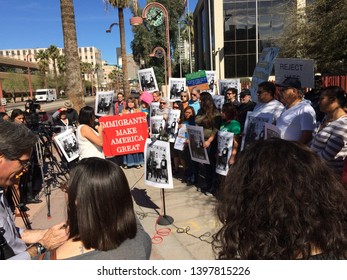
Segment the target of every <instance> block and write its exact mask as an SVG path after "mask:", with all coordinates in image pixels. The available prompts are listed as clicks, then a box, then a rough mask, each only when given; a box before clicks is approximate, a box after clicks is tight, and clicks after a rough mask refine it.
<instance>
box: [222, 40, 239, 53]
mask: <svg viewBox="0 0 347 280" xmlns="http://www.w3.org/2000/svg"><path fill="white" fill-rule="evenodd" d="M235 48H236V44H235V42H225V43H224V54H225V55H231V54H236V50H235Z"/></svg>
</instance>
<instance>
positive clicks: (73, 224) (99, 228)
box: [45, 158, 151, 260]
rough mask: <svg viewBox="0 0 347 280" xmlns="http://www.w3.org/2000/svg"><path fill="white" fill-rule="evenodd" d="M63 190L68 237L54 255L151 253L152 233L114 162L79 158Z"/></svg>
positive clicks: (99, 257) (119, 256)
mask: <svg viewBox="0 0 347 280" xmlns="http://www.w3.org/2000/svg"><path fill="white" fill-rule="evenodd" d="M86 174H87V175H86ZM65 191H67V195H68V202H67V222H66V225H67V231H68V232H69V239H68V240H67V241H66V242H65V243H64V244H63V245H62V246H60V247H59V248H58V249H57V250H56V251H55V256H56V259H75V260H116V259H117V260H135V259H149V257H150V253H151V239H150V237H149V236H148V234H147V233H146V232H145V231H144V229H143V227H142V225H141V224H140V222H139V221H138V219H137V218H136V215H135V213H134V208H133V207H134V206H133V201H132V197H131V193H130V188H129V183H128V180H127V178H126V176H125V174H124V172H123V171H122V169H121V168H120V167H119V166H118V165H117V164H115V163H113V162H111V161H109V160H105V159H100V158H85V159H83V160H81V161H80V162H79V163H77V165H76V166H75V167H74V168H73V169H72V171H71V175H70V179H69V181H68V183H67V185H66V188H65ZM52 256H54V254H53V252H51V254H50V256H48V255H47V256H46V257H45V258H51V259H52Z"/></svg>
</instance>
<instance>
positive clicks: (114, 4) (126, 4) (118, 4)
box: [103, 0, 137, 98]
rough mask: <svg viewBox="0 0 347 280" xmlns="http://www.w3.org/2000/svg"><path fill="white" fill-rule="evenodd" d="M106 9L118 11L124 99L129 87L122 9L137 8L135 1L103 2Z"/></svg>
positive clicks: (113, 0)
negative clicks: (131, 6) (110, 7)
mask: <svg viewBox="0 0 347 280" xmlns="http://www.w3.org/2000/svg"><path fill="white" fill-rule="evenodd" d="M103 2H104V3H105V5H106V7H108V6H109V5H111V6H112V7H114V8H117V9H118V22H119V33H120V47H121V53H122V69H123V76H124V79H123V90H124V96H125V98H128V97H129V96H130V85H129V79H128V62H127V55H126V44H125V31H124V8H129V7H130V5H131V4H132V3H134V4H133V5H134V6H136V7H137V1H130V0H103Z"/></svg>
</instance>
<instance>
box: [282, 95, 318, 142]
mask: <svg viewBox="0 0 347 280" xmlns="http://www.w3.org/2000/svg"><path fill="white" fill-rule="evenodd" d="M276 126H277V128H278V129H279V130H281V138H282V139H285V140H289V141H298V140H299V139H300V137H301V135H302V131H304V130H309V131H310V130H311V131H314V129H315V127H316V112H315V111H314V109H313V107H312V106H311V104H310V102H309V101H308V100H302V101H301V102H300V103H298V104H296V105H294V106H293V107H291V108H289V109H285V110H284V111H283V112H282V114H281V116H280V117H279V118H278V119H277V124H276Z"/></svg>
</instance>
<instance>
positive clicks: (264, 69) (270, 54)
mask: <svg viewBox="0 0 347 280" xmlns="http://www.w3.org/2000/svg"><path fill="white" fill-rule="evenodd" d="M278 52H279V48H264V49H263V51H262V52H261V54H260V57H259V60H258V63H257V65H256V66H255V68H254V71H253V76H252V83H251V87H250V89H249V90H250V91H251V95H252V100H253V101H254V102H257V101H258V96H257V90H258V85H259V84H260V83H261V82H264V81H267V80H268V79H269V76H270V74H271V71H272V68H273V64H274V60H275V58H276V56H277V54H278Z"/></svg>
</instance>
